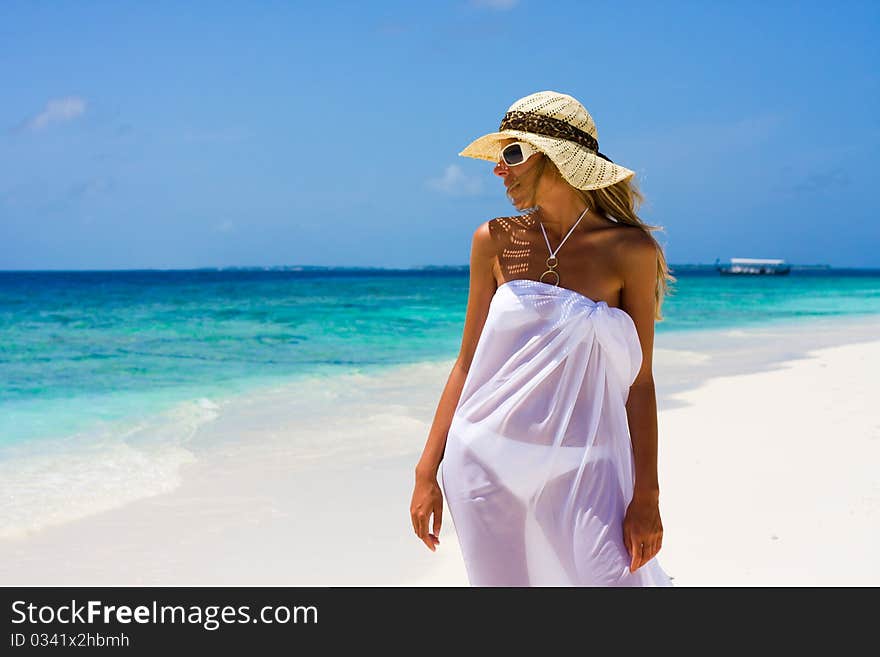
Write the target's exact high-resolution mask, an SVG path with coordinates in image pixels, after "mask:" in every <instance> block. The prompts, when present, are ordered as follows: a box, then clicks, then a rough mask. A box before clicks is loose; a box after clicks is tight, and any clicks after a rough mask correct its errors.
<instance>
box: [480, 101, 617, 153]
mask: <svg viewBox="0 0 880 657" xmlns="http://www.w3.org/2000/svg"><path fill="white" fill-rule="evenodd" d="M498 130H499V131H502V130H521V131H522V132H533V133H535V134H536V135H544V136H546V137H557V138H559V139H565V140H567V141H573V142H574V143H576V144H580V145H581V146H585V147H586V148H588V149H589V150H590V151H592V152H593V153H595V154H596V155H598V156H599V157H601V158H603V159H605V160H608V161H609V162H611V160H610V159H608V158H607V157H606V156H604V155H602V153H600V152H599V142H598V141H596V139H595V137H593V135H591V134H589V133H587V132H584V131H583V130H579V129H578V128H575V127H574V126H573V125H571V124H570V123H568V122H566V121H563V120H562V119H554V118H552V117H550V116H544V115H543V114H535V113H534V112H516V111H514V112H507V114H505V115H504V118H503V119H502V120H501V127H500V128H498Z"/></svg>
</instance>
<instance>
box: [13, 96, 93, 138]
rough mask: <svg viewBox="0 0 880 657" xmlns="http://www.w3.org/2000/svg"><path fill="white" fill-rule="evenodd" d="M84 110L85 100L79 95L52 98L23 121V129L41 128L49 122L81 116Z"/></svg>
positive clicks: (60, 121) (58, 121)
mask: <svg viewBox="0 0 880 657" xmlns="http://www.w3.org/2000/svg"><path fill="white" fill-rule="evenodd" d="M85 111H86V101H85V100H84V99H83V98H80V97H79V96H67V97H65V98H53V99H52V100H50V101H49V102H47V103H46V107H45V109H44V110H43V111H42V112H40V113H39V114H37V115H36V116H32V117H31V118H29V119H26V120H25V121H24V124H23V126H24V129H25V130H42V129H43V128H45V127H46V126H47V125H49V124H50V123H62V122H64V121H70V120H72V119H75V118H76V117H78V116H81V115H82V114H83V113H84V112H85Z"/></svg>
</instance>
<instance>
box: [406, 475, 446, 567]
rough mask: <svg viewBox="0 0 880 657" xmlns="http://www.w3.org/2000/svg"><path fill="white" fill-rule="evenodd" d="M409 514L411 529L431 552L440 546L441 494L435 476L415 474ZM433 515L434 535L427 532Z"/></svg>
mask: <svg viewBox="0 0 880 657" xmlns="http://www.w3.org/2000/svg"><path fill="white" fill-rule="evenodd" d="M409 513H410V515H411V516H412V524H413V529H414V530H415V531H416V536H418V537H419V538H420V539H422V541H424V543H425V545H427V546H428V549H430V550H431V551H432V552H435V551H436V550H437V545H439V544H440V522H441V520H442V518H443V492H442V491H441V490H440V485H439V484H438V483H437V475H436V474H422V473H418V472H417V473H416V485H415V490H414V491H413V496H412V502H411V503H410V507H409ZM432 514H433V515H434V533H433V534H431V533H429V532H428V521H429V519H430V518H431V515H432Z"/></svg>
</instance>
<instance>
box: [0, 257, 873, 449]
mask: <svg viewBox="0 0 880 657" xmlns="http://www.w3.org/2000/svg"><path fill="white" fill-rule="evenodd" d="M672 273H673V275H675V276H676V277H677V279H678V280H677V281H676V282H675V283H674V284H673V287H672V294H671V295H670V296H668V297H667V298H666V300H665V301H664V306H663V311H664V316H665V319H664V321H662V322H658V323H657V324H656V331H657V333H658V334H660V333H663V332H666V331H702V330H711V329H717V328H730V327H743V326H748V325H755V324H761V323H768V322H805V321H810V320H811V319H813V318H816V317H829V316H849V315H865V314H878V313H880V270H867V269H806V270H802V271H798V270H797V269H795V270H794V271H792V273H791V274H790V275H788V276H720V275H719V274H718V273H717V272H715V271H714V269H712V268H711V267H694V266H691V267H687V268H675V267H673V271H672ZM467 287H468V273H467V268H443V269H429V270H353V269H344V270H343V269H320V270H305V271H302V270H301V271H285V270H269V271H267V270H262V269H258V270H254V269H244V270H242V269H234V270H182V271H167V270H145V271H72V272H61V271H52V272H0V332H2V336H3V339H2V342H0V448H2V447H3V446H8V445H11V444H14V443H19V442H22V441H35V440H40V439H41V438H43V437H48V436H60V435H68V434H73V433H77V432H80V431H83V430H87V429H88V427H89V426H90V425H91V424H93V423H95V422H99V421H105V420H111V419H112V420H116V419H122V418H125V417H126V416H134V415H137V416H143V415H144V413H149V412H150V411H157V410H161V409H163V408H166V407H168V406H169V404H174V403H176V402H179V401H182V400H187V399H195V398H211V397H213V396H216V395H232V394H236V393H239V392H242V391H245V390H248V391H252V390H254V389H256V388H259V387H260V386H261V385H266V384H273V383H276V382H277V381H279V380H281V379H283V380H290V379H293V378H296V377H297V376H301V375H304V374H309V375H315V374H318V375H325V376H333V375H334V374H337V373H342V372H351V371H353V370H354V371H359V372H363V373H369V372H370V371H375V370H376V369H377V368H386V367H389V366H394V365H399V364H403V363H413V362H417V361H425V360H445V359H450V358H454V357H455V356H456V354H457V351H458V348H459V345H460V341H461V330H462V325H463V322H464V312H465V305H466V302H467ZM0 453H2V452H0Z"/></svg>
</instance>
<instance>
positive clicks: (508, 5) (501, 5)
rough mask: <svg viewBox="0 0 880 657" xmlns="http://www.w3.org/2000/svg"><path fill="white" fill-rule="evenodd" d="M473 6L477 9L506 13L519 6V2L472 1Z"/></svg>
mask: <svg viewBox="0 0 880 657" xmlns="http://www.w3.org/2000/svg"><path fill="white" fill-rule="evenodd" d="M471 4H473V5H475V6H477V7H486V8H488V9H499V10H501V11H506V10H508V9H513V8H514V7H516V6H517V5H518V4H519V0H472V2H471Z"/></svg>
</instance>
